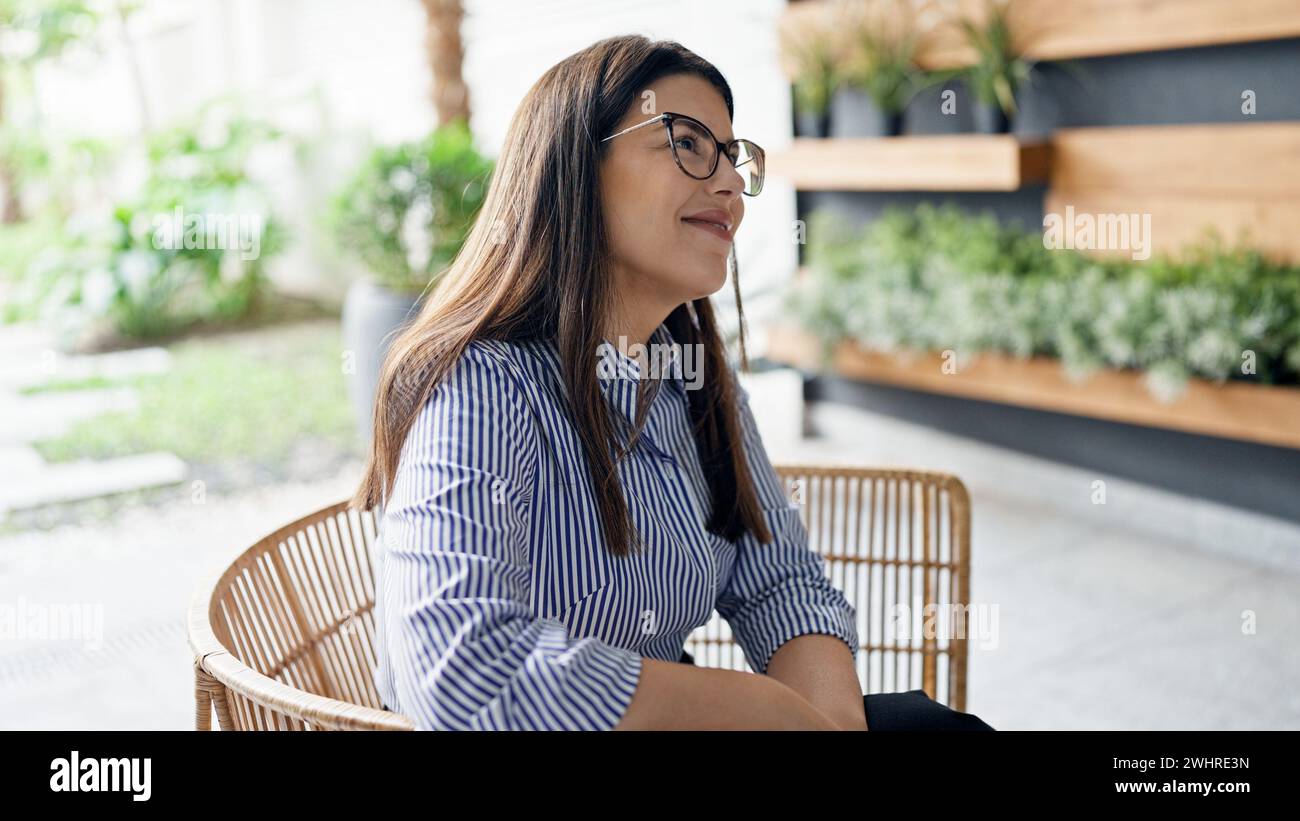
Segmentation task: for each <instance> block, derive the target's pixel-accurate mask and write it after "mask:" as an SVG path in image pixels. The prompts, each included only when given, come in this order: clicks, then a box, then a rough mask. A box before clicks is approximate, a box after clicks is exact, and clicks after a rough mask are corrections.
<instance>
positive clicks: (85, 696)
mask: <svg viewBox="0 0 1300 821" xmlns="http://www.w3.org/2000/svg"><path fill="white" fill-rule="evenodd" d="M755 406H756V407H757V403H756V405H755ZM810 416H811V419H812V421H813V423H814V426H815V428H816V429H817V431H818V432H819V433H820V436H819V437H817V438H812V439H806V440H803V441H795V440H793V439H787V440H784V441H783V440H782V439H780V438H779V437H773V438H772V440H771V441H769V442H768V450H769V454H770V456H771V457H772V459H773V460H774V461H784V460H793V459H800V460H804V459H817V460H823V461H833V462H844V463H857V464H869V465H884V464H894V465H909V466H914V467H934V468H939V469H943V470H947V471H949V472H952V473H955V474H957V475H958V476H960V477H962V479H963V480H964V481H965V482H966V484H967V486H968V488H969V489H970V492H971V495H972V499H973V508H972V510H973V515H972V523H973V534H972V583H971V590H972V600H973V602H975V603H983V604H996V605H997V606H998V628H999V629H998V631H997V634H996V638H997V642H996V646H992V647H981V646H979V643H978V642H973V643H972V657H971V660H970V667H969V672H970V680H969V691H968V699H969V700H968V704H967V710H968V711H970V712H973V713H975V714H977V715H979V716H980V717H981V718H983V719H984V720H986V721H988V722H989V723H990V724H992V725H993V726H994V727H997V728H999V729H1112V728H1115V729H1180V730H1191V729H1247V728H1268V729H1300V688H1296V687H1295V686H1294V682H1295V681H1297V680H1298V679H1300V652H1297V650H1300V641H1298V640H1297V638H1296V636H1298V635H1300V596H1297V593H1298V592H1300V572H1297V570H1296V568H1295V566H1294V565H1293V564H1292V558H1293V557H1295V556H1300V533H1297V532H1296V531H1297V529H1296V528H1293V527H1286V526H1283V525H1281V524H1280V523H1278V522H1275V521H1270V520H1262V519H1259V518H1255V517H1252V516H1241V515H1238V514H1236V513H1234V512H1233V511H1225V510H1220V509H1218V508H1216V507H1214V506H1210V505H1206V504H1204V503H1200V502H1197V501H1195V500H1190V499H1178V498H1170V497H1169V496H1168V494H1161V493H1159V492H1156V491H1152V490H1150V489H1147V488H1141V487H1135V486H1132V485H1130V484H1128V483H1125V482H1123V481H1121V480H1118V479H1115V478H1114V477H1098V476H1093V475H1087V474H1084V473H1081V472H1078V471H1074V470H1072V469H1070V468H1067V467H1063V466H1060V465H1054V464H1049V463H1043V462H1041V460H1035V459H1032V458H1029V457H1025V456H1023V455H1020V454H1017V453H1014V452H1011V451H1006V450H1003V449H1000V448H992V447H989V446H986V445H983V444H980V443H975V442H970V441H967V440H960V439H956V438H954V437H951V436H947V435H945V434H942V433H936V432H934V431H932V430H928V429H924V428H919V427H916V426H912V425H908V424H906V423H903V422H899V421H897V420H894V419H889V418H887V417H882V416H878V415H873V414H869V413H865V412H861V411H857V410H852V409H849V408H846V407H843V406H838V405H830V404H819V405H817V406H815V408H814V409H813V412H812V413H811V414H810ZM354 475H355V471H345V472H344V473H342V474H340V475H338V476H335V477H328V478H324V479H322V480H321V481H319V482H315V483H311V484H304V485H293V486H280V487H269V488H265V489H261V490H257V491H251V492H246V493H242V494H239V495H235V496H230V497H224V498H223V497H219V496H214V495H209V497H208V498H207V499H206V500H205V502H204V503H203V504H201V505H195V504H189V503H188V502H184V503H177V504H174V505H171V506H167V507H163V508H140V509H133V510H129V511H126V512H124V513H122V514H120V515H119V516H117V517H116V518H114V519H113V520H110V521H109V522H107V523H100V524H96V525H93V526H72V527H62V528H58V529H56V530H53V531H49V532H28V533H22V534H18V535H13V536H9V537H7V538H3V539H0V602H2V603H5V604H6V605H9V606H16V605H17V603H19V602H20V601H25V602H26V604H27V605H28V606H29V607H30V606H31V605H33V604H36V605H49V604H78V603H84V604H87V605H95V604H97V605H98V606H99V610H98V613H99V615H101V616H102V619H103V621H102V641H100V642H88V641H87V637H85V636H83V637H81V638H80V639H77V638H71V639H62V640H33V639H31V638H28V639H23V638H22V637H18V638H14V637H6V638H5V639H4V640H0V728H4V729H28V728H70V729H82V728H84V729H92V728H93V729H103V728H139V729H152V728H172V729H184V728H188V727H191V726H193V725H192V722H193V713H192V710H193V706H192V705H193V702H192V697H193V695H192V693H193V690H192V678H191V667H190V664H191V659H190V655H189V651H188V649H187V647H186V643H185V633H184V613H185V609H186V607H187V606H188V604H189V598H190V595H191V593H192V592H193V591H194V589H195V587H196V586H197V585H198V584H199V582H200V580H201V579H202V578H203V577H204V575H206V574H208V573H210V572H212V571H215V570H216V569H217V568H218V567H220V566H221V565H222V564H223V563H225V562H226V561H228V559H229V557H230V556H231V555H233V553H234V552H235V551H236V550H237V549H238V547H239V546H240V545H246V544H250V543H251V542H253V541H254V540H255V539H257V538H258V537H260V536H262V535H263V534H265V533H267V532H269V531H270V530H272V529H273V528H274V527H275V526H277V525H279V524H282V523H283V522H285V521H288V520H290V519H292V518H295V517H297V516H299V515H302V514H304V513H306V512H308V511H310V510H313V509H315V508H317V507H320V506H321V505H323V504H325V503H327V502H329V501H333V500H335V499H339V498H342V497H343V496H345V495H346V494H347V493H348V492H349V491H350V490H351V489H352V486H353V485H352V483H353V477H354ZM1098 478H1102V479H1105V480H1106V482H1107V490H1108V502H1107V504H1105V505H1095V504H1092V502H1091V500H1090V494H1091V488H1092V482H1093V481H1095V480H1096V479H1098ZM1153 511H1156V512H1158V515H1157V513H1153ZM1189 523H1191V524H1192V526H1189ZM1162 534H1164V535H1162ZM1171 534H1172V535H1171ZM1197 534H1215V538H1207V537H1206V536H1204V535H1199V536H1198V535H1197ZM1216 539H1218V541H1216ZM1247 611H1249V612H1250V613H1253V614H1254V623H1253V631H1244V630H1243V624H1245V621H1244V619H1243V613H1246V612H1247ZM92 645H93V646H92Z"/></svg>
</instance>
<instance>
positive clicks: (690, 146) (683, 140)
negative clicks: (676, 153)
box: [677, 137, 695, 151]
mask: <svg viewBox="0 0 1300 821" xmlns="http://www.w3.org/2000/svg"><path fill="white" fill-rule="evenodd" d="M677 147H678V148H684V149H686V150H687V151H694V150H695V140H693V139H691V138H690V137H679V138H678V139H677Z"/></svg>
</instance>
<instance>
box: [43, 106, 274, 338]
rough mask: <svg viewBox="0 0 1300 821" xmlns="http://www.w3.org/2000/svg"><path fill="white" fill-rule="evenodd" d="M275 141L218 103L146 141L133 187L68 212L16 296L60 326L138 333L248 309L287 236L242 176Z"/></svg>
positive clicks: (163, 330)
mask: <svg viewBox="0 0 1300 821" xmlns="http://www.w3.org/2000/svg"><path fill="white" fill-rule="evenodd" d="M278 137H279V134H278V133H277V132H276V131H275V130H274V129H272V128H270V127H268V126H265V125H263V124H260V123H258V122H256V121H253V120H249V119H246V118H243V117H240V116H238V115H237V114H235V113H233V112H232V111H230V110H228V109H226V108H224V107H222V106H209V107H207V108H205V109H204V110H203V111H202V112H201V113H200V115H199V117H198V118H197V119H196V120H195V121H194V122H192V123H187V124H186V125H183V126H178V127H176V128H173V129H170V130H168V131H165V132H161V133H159V134H156V135H154V136H152V137H151V138H150V139H149V141H148V144H147V150H146V160H147V173H146V175H145V179H144V182H143V184H142V185H141V186H140V187H139V189H138V190H137V191H136V192H135V193H133V194H132V195H130V196H126V197H123V198H121V199H120V200H119V201H118V202H116V203H115V204H112V205H111V206H110V207H109V208H107V209H106V210H104V211H98V212H91V213H81V214H74V215H73V216H72V217H71V218H70V219H69V222H68V225H67V227H66V229H65V230H64V231H62V232H61V234H60V235H59V236H58V238H57V242H56V244H55V245H54V246H53V247H51V248H50V249H49V253H46V254H41V255H38V256H37V257H36V258H33V259H29V260H28V261H27V263H26V270H25V272H24V277H23V282H22V283H21V286H20V288H19V294H18V299H19V301H21V302H23V303H25V304H28V305H31V306H34V307H35V310H36V312H37V313H38V314H39V315H41V316H44V317H45V318H48V319H50V320H52V321H53V322H55V323H56V324H58V325H60V326H62V327H63V328H64V329H65V330H70V331H75V330H77V329H81V328H84V327H85V326H86V325H89V324H96V323H103V322H106V323H108V324H109V325H110V326H111V327H112V329H113V330H114V331H116V332H117V333H118V334H120V335H122V336H126V337H137V338H146V337H153V336H159V335H163V334H169V333H174V332H175V331H178V330H180V329H182V328H184V327H186V326H189V325H192V324H194V323H199V322H218V323H219V322H227V321H230V320H234V319H238V318H239V317H242V316H244V315H245V314H246V313H248V312H249V311H250V310H252V309H253V308H254V307H255V306H256V304H257V302H258V300H259V299H260V297H261V296H262V294H263V292H264V290H265V288H266V277H265V266H266V262H267V260H268V259H269V258H270V257H272V256H273V255H274V254H275V253H277V252H278V251H279V250H280V249H281V248H282V247H283V242H284V237H283V228H282V227H281V225H280V223H279V222H278V221H277V220H276V219H275V218H274V217H273V216H271V212H270V207H269V203H268V201H267V198H266V197H265V195H264V193H263V192H262V191H261V189H260V188H259V187H258V186H257V185H256V184H255V183H254V182H253V181H252V179H251V178H250V177H249V175H248V172H247V166H248V161H249V155H250V154H251V153H252V151H253V150H254V149H255V148H256V147H257V146H259V145H261V144H263V143H265V142H267V141H270V140H275V139H277V138H278Z"/></svg>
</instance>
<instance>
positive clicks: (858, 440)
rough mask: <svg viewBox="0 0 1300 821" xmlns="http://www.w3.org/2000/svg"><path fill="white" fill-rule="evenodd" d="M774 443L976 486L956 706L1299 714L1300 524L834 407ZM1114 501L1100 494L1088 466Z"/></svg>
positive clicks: (1230, 717)
mask: <svg viewBox="0 0 1300 821" xmlns="http://www.w3.org/2000/svg"><path fill="white" fill-rule="evenodd" d="M810 416H811V419H812V424H813V426H814V427H815V428H816V429H817V430H818V431H819V432H820V434H821V436H820V437H819V438H814V439H807V440H804V441H803V442H802V443H794V442H791V443H786V444H784V445H783V444H781V443H779V442H778V443H774V444H771V445H769V455H770V456H771V457H772V458H773V460H774V461H775V460H780V459H794V458H804V459H820V460H824V461H835V462H849V463H857V464H865V465H885V464H894V465H910V466H915V467H928V468H934V469H940V470H945V471H948V472H951V473H955V474H956V475H958V476H960V477H961V478H962V479H963V481H964V482H965V483H966V485H967V487H968V489H969V490H970V493H971V498H972V540H971V543H972V554H971V555H972V571H971V598H972V603H982V604H996V605H997V608H998V627H999V630H998V633H997V638H998V640H997V642H996V645H995V646H993V647H985V648H981V647H980V646H979V644H978V643H977V642H972V653H971V659H970V666H969V675H970V678H969V683H968V701H967V706H966V709H967V711H969V712H972V713H975V714H976V715H979V716H980V717H981V718H983V719H984V720H985V721H987V722H989V723H990V724H992V725H993V726H994V727H997V728H999V729H1008V730H1010V729H1024V730H1039V729H1088V730H1100V729H1143V730H1156V729H1161V730H1222V729H1292V730H1294V729H1300V688H1297V687H1296V686H1295V682H1296V681H1297V680H1300V638H1297V636H1300V570H1297V567H1296V559H1297V558H1300V528H1297V527H1295V526H1293V525H1290V524H1288V523H1285V522H1281V521H1278V520H1274V519H1267V518H1265V517H1260V516H1258V515H1256V514H1253V513H1252V514H1242V513H1241V512H1239V511H1233V510H1228V509H1224V508H1222V507H1221V506H1219V505H1215V504H1211V503H1207V502H1203V501H1200V500H1195V499H1188V498H1182V497H1175V496H1173V495H1171V494H1168V493H1164V492H1162V491H1157V490H1154V489H1151V488H1147V487H1142V486H1138V485H1134V484H1132V483H1129V482H1126V481H1124V480H1121V479H1118V478H1116V477H1107V476H1102V475H1097V474H1093V473H1089V472H1085V471H1079V470H1075V469H1073V468H1070V467H1068V466H1063V465H1059V464H1054V463H1049V462H1045V461H1043V460H1040V459H1036V458H1034V457H1029V456H1025V455H1023V454H1020V453H1017V452H1014V451H1009V450H1006V449H1004V448H998V447H992V446H988V445H984V444H982V443H979V442H974V441H971V440H966V439H959V438H956V437H952V436H948V435H946V434H943V433H938V432H935V431H933V430H931V429H928V428H921V427H918V426H914V425H909V424H907V423H905V422H901V421H899V420H896V419H892V418H889V417H885V416H881V415H877V414H872V413H867V412H864V411H859V410H856V409H851V408H847V407H845V406H841V405H831V404H819V405H817V406H816V407H815V409H814V410H813V412H812V413H811V414H810ZM1098 479H1100V480H1103V481H1105V482H1106V489H1107V503H1106V504H1103V505H1098V504H1094V503H1093V499H1092V496H1091V494H1092V490H1093V487H1094V485H1093V483H1094V482H1095V481H1096V480H1098Z"/></svg>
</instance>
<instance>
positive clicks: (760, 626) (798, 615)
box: [732, 587, 858, 674]
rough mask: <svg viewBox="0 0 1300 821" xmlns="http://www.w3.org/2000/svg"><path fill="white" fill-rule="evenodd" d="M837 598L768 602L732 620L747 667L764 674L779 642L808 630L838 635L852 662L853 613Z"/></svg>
mask: <svg viewBox="0 0 1300 821" xmlns="http://www.w3.org/2000/svg"><path fill="white" fill-rule="evenodd" d="M801 589H802V590H804V591H806V590H807V588H806V587H803V588H801ZM839 599H840V600H839V601H838V602H836V601H829V602H800V601H783V602H779V603H778V602H769V603H768V605H767V606H766V607H763V608H760V609H758V610H757V611H755V612H754V613H753V614H752V615H750V616H748V617H747V618H744V619H736V620H733V623H732V631H733V632H734V633H735V634H736V638H737V640H738V641H739V643H740V645H741V647H742V648H743V649H744V651H745V657H746V659H747V660H748V661H749V666H750V667H752V668H753V669H754V671H755V672H757V673H764V674H765V673H767V667H768V665H769V664H770V663H771V661H772V656H774V655H776V651H777V650H779V649H780V648H781V645H783V644H785V643H786V642H787V641H789V640H790V639H793V638H798V637H799V636H805V635H809V634H812V633H821V634H826V635H830V636H835V637H837V638H839V639H840V640H841V641H843V642H844V643H845V644H847V645H848V647H849V652H850V653H852V654H853V660H854V662H855V663H856V662H857V659H858V631H857V626H856V621H857V613H856V611H855V610H854V609H853V607H852V605H850V604H849V603H848V601H847V600H844V599H843V598H842V597H839Z"/></svg>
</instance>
